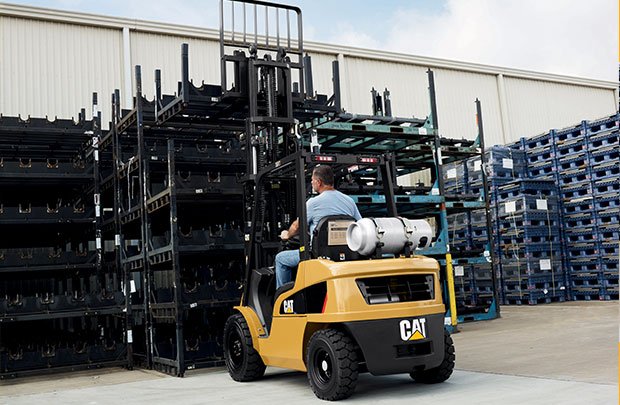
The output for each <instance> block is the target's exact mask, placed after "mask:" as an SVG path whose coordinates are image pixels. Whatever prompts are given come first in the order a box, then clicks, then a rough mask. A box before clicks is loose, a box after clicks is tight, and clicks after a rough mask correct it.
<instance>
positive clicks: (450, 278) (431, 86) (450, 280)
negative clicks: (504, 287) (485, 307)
mask: <svg viewBox="0 0 620 405" xmlns="http://www.w3.org/2000/svg"><path fill="white" fill-rule="evenodd" d="M426 73H427V74H428V90H429V95H430V102H431V116H430V117H429V119H430V121H431V125H432V128H433V129H434V130H435V137H434V144H435V148H434V152H435V153H434V155H435V175H436V176H437V177H436V178H437V187H438V190H437V194H439V195H440V196H444V195H445V194H444V180H443V175H442V172H441V166H442V162H443V157H442V155H441V137H440V135H439V120H438V118H437V97H436V93H435V75H434V74H433V71H432V70H430V69H428V70H427V72H426ZM439 224H440V226H441V228H442V229H443V230H447V229H448V212H447V210H446V203H445V199H444V200H443V201H442V202H441V204H440V211H439ZM442 233H443V234H444V237H445V238H446V240H445V244H446V252H445V259H446V283H447V288H448V300H449V303H448V308H449V311H450V325H451V326H452V327H453V328H456V325H457V313H456V294H455V291H454V272H453V269H452V254H451V253H450V240H449V238H448V232H440V234H442Z"/></svg>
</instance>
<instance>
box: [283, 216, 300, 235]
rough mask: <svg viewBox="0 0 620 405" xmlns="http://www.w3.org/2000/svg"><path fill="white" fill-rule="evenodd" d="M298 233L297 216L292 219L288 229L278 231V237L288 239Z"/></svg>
mask: <svg viewBox="0 0 620 405" xmlns="http://www.w3.org/2000/svg"><path fill="white" fill-rule="evenodd" d="M298 233H299V218H297V219H296V220H294V221H293V223H292V224H291V226H290V227H289V228H288V231H282V232H281V233H280V239H282V240H288V239H290V238H293V237H295V236H297V234H298Z"/></svg>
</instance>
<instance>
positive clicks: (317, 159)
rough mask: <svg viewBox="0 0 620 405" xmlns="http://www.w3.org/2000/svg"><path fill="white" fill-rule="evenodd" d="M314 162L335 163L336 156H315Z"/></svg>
mask: <svg viewBox="0 0 620 405" xmlns="http://www.w3.org/2000/svg"><path fill="white" fill-rule="evenodd" d="M312 160H314V161H315V162H335V161H336V158H335V157H334V156H325V155H314V156H313V157H312Z"/></svg>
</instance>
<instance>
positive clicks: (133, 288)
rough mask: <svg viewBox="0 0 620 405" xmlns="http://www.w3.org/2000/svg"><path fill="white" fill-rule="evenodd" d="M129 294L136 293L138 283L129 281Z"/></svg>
mask: <svg viewBox="0 0 620 405" xmlns="http://www.w3.org/2000/svg"><path fill="white" fill-rule="evenodd" d="M129 292H131V293H135V292H136V282H135V281H133V280H129Z"/></svg>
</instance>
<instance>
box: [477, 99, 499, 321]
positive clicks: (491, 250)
mask: <svg viewBox="0 0 620 405" xmlns="http://www.w3.org/2000/svg"><path fill="white" fill-rule="evenodd" d="M476 124H477V125H478V144H479V145H480V160H481V161H482V187H483V190H484V206H485V208H486V226H487V237H488V238H489V255H490V258H491V281H492V282H493V300H494V301H495V308H496V311H497V317H498V318H499V316H500V310H499V296H498V293H497V285H498V283H497V273H496V270H497V267H496V263H495V260H496V259H497V258H496V257H495V240H494V238H493V237H494V233H493V226H492V225H491V201H490V198H491V194H490V190H489V182H488V178H487V157H486V153H485V145H484V125H483V122H482V107H481V105H480V100H478V99H476ZM497 264H499V263H497ZM500 266H501V265H500Z"/></svg>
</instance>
